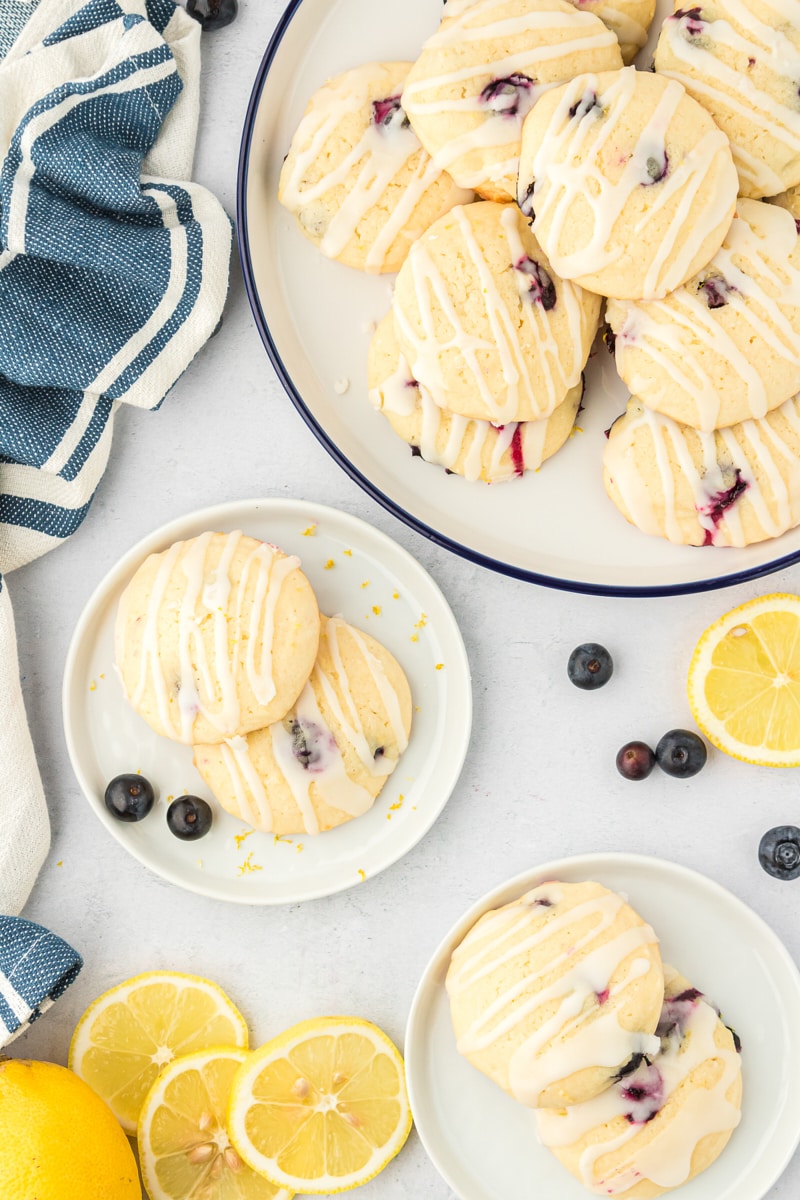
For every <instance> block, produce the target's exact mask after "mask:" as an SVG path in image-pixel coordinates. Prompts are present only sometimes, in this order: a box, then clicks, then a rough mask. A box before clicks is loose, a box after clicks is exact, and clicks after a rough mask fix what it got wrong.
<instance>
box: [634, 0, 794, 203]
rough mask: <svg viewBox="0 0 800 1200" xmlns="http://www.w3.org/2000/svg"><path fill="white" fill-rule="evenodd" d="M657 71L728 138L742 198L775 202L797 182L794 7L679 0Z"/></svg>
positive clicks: (755, 0)
mask: <svg viewBox="0 0 800 1200" xmlns="http://www.w3.org/2000/svg"><path fill="white" fill-rule="evenodd" d="M655 65H656V70H657V71H658V72H659V73H660V74H663V75H668V76H670V77H671V78H673V79H677V80H679V81H680V82H681V83H682V84H683V86H684V87H685V88H686V90H687V91H688V92H689V94H690V95H692V96H694V98H695V100H697V101H698V103H700V104H702V105H703V107H704V108H706V109H707V110H708V112H709V113H710V114H711V116H712V117H713V118H714V120H715V122H716V123H717V125H719V127H720V129H722V130H723V131H724V132H725V133H726V134H727V136H728V137H729V138H730V142H731V147H732V149H733V158H734V162H735V163H736V167H737V170H738V172H739V178H740V191H741V193H742V195H744V196H755V197H759V196H773V195H775V193H776V192H782V191H785V189H786V188H789V187H793V186H794V185H795V184H798V183H800V100H799V99H798V82H799V81H800V16H799V15H798V5H797V3H796V0H709V2H708V3H703V4H699V5H695V6H694V7H687V6H685V5H683V4H682V3H681V0H677V3H676V4H675V12H674V13H673V14H672V16H671V17H668V18H667V20H666V21H665V22H664V24H663V26H662V29H661V35H660V37H659V39H658V45H657V46H656V53H655Z"/></svg>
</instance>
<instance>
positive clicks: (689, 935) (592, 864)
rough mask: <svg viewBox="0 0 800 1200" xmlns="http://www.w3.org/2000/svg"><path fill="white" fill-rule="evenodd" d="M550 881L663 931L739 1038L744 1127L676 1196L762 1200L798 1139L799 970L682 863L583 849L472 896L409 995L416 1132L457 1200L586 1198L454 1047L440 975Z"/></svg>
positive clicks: (674, 956) (519, 1110) (753, 919)
mask: <svg viewBox="0 0 800 1200" xmlns="http://www.w3.org/2000/svg"><path fill="white" fill-rule="evenodd" d="M547 879H563V880H566V881H567V882H578V881H580V880H583V879H594V880H597V881H598V882H599V883H602V884H605V886H606V887H609V888H611V889H612V890H613V891H617V892H622V893H623V894H624V895H626V896H627V897H628V899H629V900H630V903H631V904H632V905H633V907H634V908H635V909H636V911H637V912H638V913H640V914H641V915H642V917H644V919H645V920H646V921H648V922H649V923H650V924H651V925H652V926H653V928H654V929H655V931H656V933H657V934H658V936H659V939H660V942H661V953H662V956H663V958H664V961H665V962H668V963H670V964H671V965H672V966H674V967H675V968H676V969H677V970H678V971H680V973H681V974H682V975H684V976H685V977H686V978H687V979H688V980H689V981H690V982H691V983H692V984H693V985H694V986H695V987H697V988H699V989H700V990H701V991H703V992H705V993H706V994H707V995H708V996H709V997H710V998H711V999H712V1000H713V1002H714V1003H715V1004H717V1005H718V1006H719V1007H720V1008H721V1010H722V1013H723V1015H724V1018H725V1021H726V1022H727V1023H728V1024H730V1025H731V1026H732V1028H734V1029H735V1030H736V1032H737V1033H738V1034H739V1036H740V1037H741V1039H742V1049H743V1053H742V1072H743V1084H744V1095H743V1103H742V1121H741V1124H740V1125H739V1127H738V1128H737V1129H736V1130H735V1131H734V1133H733V1136H732V1138H731V1140H730V1142H729V1143H728V1145H727V1146H726V1148H725V1150H724V1151H723V1152H722V1154H721V1155H720V1157H719V1158H718V1159H717V1161H716V1162H715V1163H714V1164H713V1165H712V1166H711V1167H709V1169H708V1170H707V1171H705V1172H704V1173H703V1174H702V1175H698V1176H697V1178H696V1179H694V1180H692V1182H691V1183H688V1184H685V1185H684V1186H683V1187H682V1188H681V1189H680V1191H679V1195H680V1198H681V1200H760V1198H761V1197H762V1196H764V1195H765V1193H766V1192H767V1191H769V1189H770V1188H771V1187H772V1185H773V1183H774V1182H775V1180H776V1179H777V1178H778V1176H779V1175H780V1174H781V1172H782V1171H783V1170H784V1168H785V1167H786V1165H787V1163H788V1162H789V1159H790V1158H791V1156H792V1154H793V1152H794V1150H795V1148H796V1146H797V1144H798V1140H800V1074H798V1071H797V1064H798V1062H800V975H799V974H798V971H797V968H796V966H795V965H794V963H793V961H792V959H791V958H790V957H789V954H788V953H787V951H786V950H785V948H784V946H783V944H782V943H781V942H780V941H779V940H778V938H777V937H776V936H775V934H774V933H773V932H772V930H771V929H770V928H769V926H767V925H765V923H764V922H763V921H762V920H761V918H760V917H758V916H756V914H755V913H754V912H753V911H752V910H751V909H749V908H748V907H747V906H746V905H745V904H743V903H742V901H741V900H738V899H737V898H736V897H735V896H733V895H732V894H731V893H730V892H728V891H726V890H725V889H724V888H722V887H720V886H719V885H718V884H716V883H713V882H712V881H711V880H709V879H706V878H705V876H703V875H698V874H697V873H696V872H694V871H690V870H688V869H687V868H686V867H681V866H678V865H677V864H676V863H671V862H664V861H662V860H661V859H656V858H645V857H643V856H640V855H635V854H586V855H582V856H580V857H576V858H565V859H561V860H559V861H557V862H549V863H544V864H543V865H542V866H540V867H537V868H536V869H535V870H532V871H527V872H526V873H525V874H524V875H518V876H517V877H516V878H515V879H511V880H509V882H508V883H504V884H502V885H501V886H500V887H498V888H495V890H494V891H492V892H490V893H489V894H488V895H487V896H484V897H483V899H482V900H479V901H478V902H477V904H475V905H474V906H473V907H472V908H471V909H470V911H469V912H468V913H466V914H465V916H464V917H462V919H461V920H460V921H459V922H458V924H457V925H455V926H454V927H453V928H452V929H451V930H450V932H449V933H448V934H447V937H446V938H445V939H444V941H443V942H442V943H441V945H440V946H439V948H438V949H437V950H436V953H435V954H434V956H433V958H432V959H431V961H430V963H429V964H428V966H427V968H426V970H425V973H424V975H423V976H422V980H421V982H420V985H419V987H418V988H417V992H416V995H415V996H414V1002H413V1004H412V1006H411V1012H410V1015H409V1018H408V1028H407V1030H406V1042H405V1055H406V1071H407V1075H408V1087H409V1092H410V1096H411V1108H412V1111H413V1113H414V1122H415V1124H416V1127H417V1132H418V1133H419V1135H420V1137H421V1138H422V1142H423V1144H424V1146H425V1148H426V1150H427V1151H428V1154H429V1155H430V1157H431V1159H432V1161H433V1163H434V1165H435V1166H436V1168H437V1169H438V1171H439V1172H440V1173H441V1174H442V1176H443V1177H444V1178H445V1179H446V1180H447V1182H448V1184H449V1185H450V1187H451V1188H452V1189H453V1191H454V1192H455V1193H456V1194H457V1195H458V1196H459V1197H460V1198H461V1200H509V1198H510V1197H512V1196H513V1197H514V1200H542V1198H543V1197H546V1198H547V1200H555V1198H556V1197H557V1198H558V1200H586V1197H587V1196H588V1195H589V1194H590V1193H589V1192H587V1190H586V1189H585V1188H583V1187H582V1186H581V1184H579V1183H578V1182H577V1180H575V1179H573V1177H572V1176H571V1175H570V1174H568V1172H567V1171H566V1170H565V1169H564V1167H562V1166H561V1164H560V1163H559V1162H558V1161H557V1160H556V1159H555V1158H554V1157H553V1155H551V1154H550V1152H549V1151H548V1150H546V1149H545V1148H544V1147H543V1146H540V1145H539V1143H538V1142H537V1140H536V1134H535V1128H534V1121H533V1117H532V1115H531V1113H530V1112H529V1111H528V1110H527V1109H525V1108H523V1107H522V1105H520V1104H517V1103H516V1102H515V1101H514V1100H512V1099H511V1098H510V1097H509V1096H507V1095H506V1094H505V1093H504V1092H502V1091H501V1090H500V1089H499V1088H498V1087H496V1086H495V1085H494V1084H493V1083H491V1082H490V1080H488V1079H487V1078H486V1077H485V1076H484V1075H482V1074H481V1073H480V1072H479V1071H477V1070H475V1069H474V1068H473V1067H471V1066H470V1065H469V1063H468V1062H467V1061H466V1059H464V1058H462V1057H461V1055H460V1054H459V1053H458V1051H457V1050H456V1044H455V1036H454V1034H453V1029H452V1025H451V1023H450V1009H449V1004H448V1000H447V995H446V992H445V989H444V978H445V975H446V973H447V967H448V963H449V960H450V955H451V953H452V951H453V948H454V947H455V946H456V945H457V944H458V942H460V941H461V939H462V937H463V936H464V934H465V933H466V932H467V930H468V929H469V928H470V926H472V925H473V924H474V922H475V921H476V920H477V919H478V917H479V916H480V915H481V914H482V913H484V912H486V911H487V910H488V909H491V908H496V907H498V906H499V905H501V904H507V903H508V902H509V901H510V900H515V899H516V898H517V897H518V896H520V895H522V893H523V892H525V891H527V890H528V889H529V888H532V887H535V886H536V885H537V884H539V883H543V882H544V881H545V880H547Z"/></svg>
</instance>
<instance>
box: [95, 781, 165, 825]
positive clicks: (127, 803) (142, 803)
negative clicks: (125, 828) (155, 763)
mask: <svg viewBox="0 0 800 1200" xmlns="http://www.w3.org/2000/svg"><path fill="white" fill-rule="evenodd" d="M155 798H156V797H155V792H154V791H153V785H152V784H151V783H150V782H149V780H147V779H145V777H144V775H117V776H116V778H114V779H112V780H111V782H110V783H109V785H108V787H107V788H106V794H105V797H104V799H105V802H106V808H107V809H108V811H109V812H110V813H111V815H112V817H116V818H117V820H118V821H142V820H144V818H145V817H146V816H147V814H148V813H149V812H150V809H151V808H152V807H153V803H154V801H155Z"/></svg>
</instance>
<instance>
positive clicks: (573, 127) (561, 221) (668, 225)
mask: <svg viewBox="0 0 800 1200" xmlns="http://www.w3.org/2000/svg"><path fill="white" fill-rule="evenodd" d="M737 188H738V178H737V175H736V169H735V167H734V165H733V159H732V157H731V150H730V145H729V143H728V139H727V138H726V137H725V134H724V133H722V131H721V130H720V129H718V128H717V127H716V125H715V124H714V122H713V121H712V119H711V117H710V116H709V115H708V113H707V112H706V111H705V109H704V108H701V107H700V105H699V104H698V103H697V102H696V101H695V100H692V98H691V97H690V96H688V95H687V94H686V92H685V91H684V89H683V88H682V87H681V85H680V84H679V83H677V82H676V81H675V80H674V79H665V78H664V77H663V76H660V75H653V74H651V73H650V72H647V71H637V70H635V68H633V67H625V68H624V69H623V70H621V71H613V72H607V73H605V74H601V75H582V76H579V77H578V78H576V79H574V80H572V82H571V83H568V84H565V85H563V86H562V87H559V88H555V89H554V90H553V91H550V92H546V93H545V95H544V96H542V98H541V100H539V101H538V103H537V104H536V106H535V107H534V108H533V109H532V111H531V112H530V114H529V115H528V117H527V118H526V119H525V124H524V126H523V131H522V149H521V152H520V172H519V183H518V189H519V190H518V199H519V203H520V206H521V208H522V210H523V212H525V213H526V214H528V215H529V216H531V217H532V218H533V231H534V233H535V234H536V237H537V238H538V240H539V243H540V244H541V245H542V246H543V248H544V250H545V252H546V253H547V255H548V257H549V259H550V261H551V263H552V264H553V267H554V269H555V270H556V271H557V272H558V274H559V275H560V276H561V277H562V278H563V279H572V280H574V281H575V282H577V283H579V284H581V285H582V286H583V287H586V288H591V289H592V290H593V291H596V292H599V293H600V294H601V295H603V296H613V297H616V298H617V299H623V300H625V299H627V300H641V299H654V298H660V297H662V296H665V295H666V294H667V292H671V291H673V290H674V289H675V288H677V287H680V285H681V284H682V283H684V282H685V281H686V280H687V279H690V278H691V276H692V275H694V274H695V272H697V271H699V270H700V269H701V268H702V267H704V266H705V265H706V263H708V261H709V260H710V259H711V258H712V257H713V256H714V254H716V252H717V250H719V248H720V246H721V245H722V241H723V238H724V237H725V234H726V233H727V231H728V228H729V226H730V223H731V220H732V219H733V212H734V206H735V202H736V194H737Z"/></svg>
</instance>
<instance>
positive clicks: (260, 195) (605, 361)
mask: <svg viewBox="0 0 800 1200" xmlns="http://www.w3.org/2000/svg"><path fill="white" fill-rule="evenodd" d="M441 11H442V5H441V0H402V3H398V2H397V0H292V3H290V5H289V7H288V9H287V10H286V12H285V14H284V16H283V17H282V19H281V21H280V22H279V24H278V27H277V29H276V31H275V35H274V37H273V39H272V41H271V43H270V45H269V47H268V49H267V52H266V54H265V56H264V60H263V62H262V64H261V67H260V69H259V72H258V75H257V77H256V81H255V84H254V88H253V95H252V99H251V102H250V107H249V110H248V114H247V118H246V120H245V127H244V134H243V140H242V150H241V156H240V164H239V189H238V229H239V243H240V252H241V258H242V265H243V269H244V275H245V284H246V287H247V291H248V295H249V297H250V302H251V305H252V308H253V314H254V316H255V320H256V324H257V326H258V328H259V331H260V333H261V336H262V339H263V341H264V345H265V347H266V349H267V352H268V354H269V355H270V358H271V359H272V362H273V364H274V366H275V369H276V371H277V373H278V375H279V377H280V378H281V381H282V382H283V384H284V386H285V387H286V390H287V392H288V393H289V395H290V397H291V398H292V400H293V401H294V403H295V404H296V405H297V407H298V409H299V410H300V412H301V414H302V415H303V416H304V417H305V419H306V421H307V422H308V424H309V426H310V427H311V429H312V430H313V431H314V433H315V434H316V435H317V436H318V437H319V438H320V439H321V441H322V442H323V444H324V445H325V446H326V447H327V449H328V450H329V451H330V453H331V454H332V455H333V456H334V458H335V459H336V460H337V461H338V462H339V463H340V465H341V466H342V467H343V468H344V469H345V470H346V471H348V472H349V473H350V475H352V476H353V478H354V479H356V480H357V481H358V482H359V483H360V484H361V485H362V486H363V487H364V488H365V489H366V490H367V491H368V492H369V493H370V494H371V495H372V496H373V497H375V499H377V500H379V501H380V502H381V503H382V504H384V505H385V506H386V507H387V508H389V509H390V511H392V512H393V513H394V514H395V515H396V516H398V517H400V518H401V519H402V520H405V521H407V522H408V523H409V524H410V525H412V526H413V527H414V528H416V529H418V530H420V531H421V532H423V533H424V534H425V536H427V537H431V538H433V539H434V540H435V541H437V542H438V543H439V544H441V545H444V546H446V547H448V548H449V549H451V550H454V551H455V552H456V553H458V554H461V555H463V556H465V557H467V558H470V559H472V560H474V561H476V562H478V563H481V564H483V565H485V566H489V567H493V568H495V569H497V570H500V571H503V572H505V573H507V574H510V575H515V576H519V577H521V578H525V579H531V580H534V581H537V582H542V583H548V584H552V585H555V586H558V587H563V588H567V589H570V590H574V591H588V592H597V593H609V594H616V595H631V594H655V595H659V594H668V593H675V592H687V591H701V590H704V589H707V588H714V587H721V586H726V585H729V584H733V583H738V582H741V581H742V580H744V579H748V578H754V577H756V576H759V575H763V574H766V573H768V572H769V571H773V570H777V569H778V568H779V567H781V566H783V565H785V564H786V563H787V562H791V561H794V559H796V558H797V557H800V530H795V531H793V532H790V533H787V534H785V535H784V536H783V537H781V538H779V539H777V540H774V541H771V542H764V543H761V544H760V545H756V546H751V547H748V548H747V549H743V550H732V549H721V548H719V547H704V548H702V549H698V548H691V547H688V548H687V547H678V546H672V545H670V544H669V543H668V542H666V541H662V540H661V539H660V538H653V537H648V536H646V535H645V534H642V533H640V532H639V531H638V530H636V529H634V528H633V527H631V526H629V525H628V524H627V523H626V521H625V520H624V519H623V518H622V517H621V516H620V514H619V513H618V512H617V510H616V508H615V507H614V506H613V504H612V503H611V501H610V500H608V498H607V497H606V494H605V491H604V489H603V483H602V471H601V457H602V447H603V431H604V430H605V429H607V428H608V426H609V425H610V424H611V422H612V421H613V419H614V418H615V417H616V416H618V415H619V414H620V413H621V412H622V410H623V409H624V407H625V403H626V400H627V391H626V390H625V388H624V385H623V384H622V383H621V381H620V380H619V379H618V377H617V375H616V372H615V370H614V366H613V362H612V360H611V358H610V357H609V356H608V355H607V354H606V352H605V350H600V351H599V352H598V353H597V354H596V355H595V357H594V359H593V360H592V361H591V362H590V364H589V368H588V371H587V390H586V401H585V403H586V410H585V412H583V413H581V415H580V418H579V424H580V426H581V429H582V430H583V432H582V433H581V434H579V435H577V436H575V437H573V438H572V439H571V440H570V441H569V442H568V443H567V445H566V446H565V447H564V448H563V450H561V451H560V452H559V453H558V454H557V455H556V456H555V458H553V459H552V460H551V461H549V462H547V463H545V464H544V466H543V467H542V469H541V471H540V472H538V473H535V474H531V473H527V474H526V475H525V477H524V478H522V479H517V480H514V481H510V482H508V483H503V484H495V485H493V486H490V487H487V486H486V485H484V484H480V483H468V482H466V481H465V480H463V479H461V478H460V477H458V476H455V475H451V476H448V475H446V474H445V472H444V471H443V470H442V468H441V467H437V466H433V465H431V464H429V463H425V462H423V461H422V459H420V458H412V456H411V453H410V452H409V449H408V447H407V446H406V445H405V444H404V443H403V442H401V441H400V440H399V438H397V437H396V436H395V435H394V434H393V433H392V432H391V430H390V428H389V425H388V423H387V422H386V421H385V419H384V418H383V417H382V416H381V415H380V414H379V413H377V412H375V411H374V410H373V409H372V408H371V406H370V404H369V401H368V398H367V387H366V353H367V346H368V343H369V332H368V326H369V323H370V322H371V321H375V320H379V319H380V318H381V317H382V316H383V315H384V313H385V312H386V311H387V309H388V307H389V301H390V288H391V283H392V280H393V278H394V277H393V276H383V277H377V278H376V277H374V276H367V275H364V274H362V273H360V272H358V271H354V270H351V269H349V268H347V267H344V266H342V265H340V264H339V263H335V262H331V261H329V260H328V259H326V258H324V257H323V255H322V254H321V253H320V252H319V251H318V250H317V248H316V247H315V246H313V245H312V244H311V243H310V242H308V241H307V240H306V239H305V238H304V237H303V236H302V234H301V233H300V232H299V230H298V229H297V227H296V225H295V221H294V218H293V217H292V216H291V214H290V213H288V212H286V211H285V210H284V209H283V208H281V206H280V205H279V204H278V201H277V184H278V175H279V173H280V168H281V164H282V161H283V158H284V155H285V154H286V152H287V150H288V148H289V143H290V141H291V138H292V134H293V133H294V130H295V128H296V126H297V124H298V122H299V119H300V117H301V115H302V113H303V110H304V108H305V105H306V102H307V101H308V99H309V97H310V95H311V93H312V92H313V91H314V90H315V89H316V88H317V87H319V86H320V85H321V84H322V83H323V82H324V81H325V79H326V78H328V77H329V76H331V75H334V74H336V73H337V72H339V71H343V70H345V69H346V68H348V67H352V66H355V65H357V64H358V63H361V62H367V61H370V60H375V59H383V60H404V59H408V60H413V59H414V58H416V57H417V55H418V53H419V49H420V46H421V45H422V42H423V41H424V40H425V38H426V37H428V35H429V34H431V33H432V32H433V31H434V29H435V28H436V27H437V24H438V22H439V19H440V16H441ZM671 11H672V5H671V3H670V0H659V13H660V15H661V16H662V17H663V16H666V15H667V13H668V12H671ZM658 24H659V22H658V21H656V23H655V24H654V29H653V33H652V35H651V40H650V44H649V46H648V47H645V49H644V50H643V51H642V54H641V55H640V64H641V65H643V66H647V65H648V64H649V62H650V58H651V51H652V45H653V44H654V41H655V37H656V31H657V28H658ZM341 380H348V381H349V389H348V391H347V392H346V394H345V395H340V394H338V393H337V391H336V387H335V385H336V382H337V381H341Z"/></svg>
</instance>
